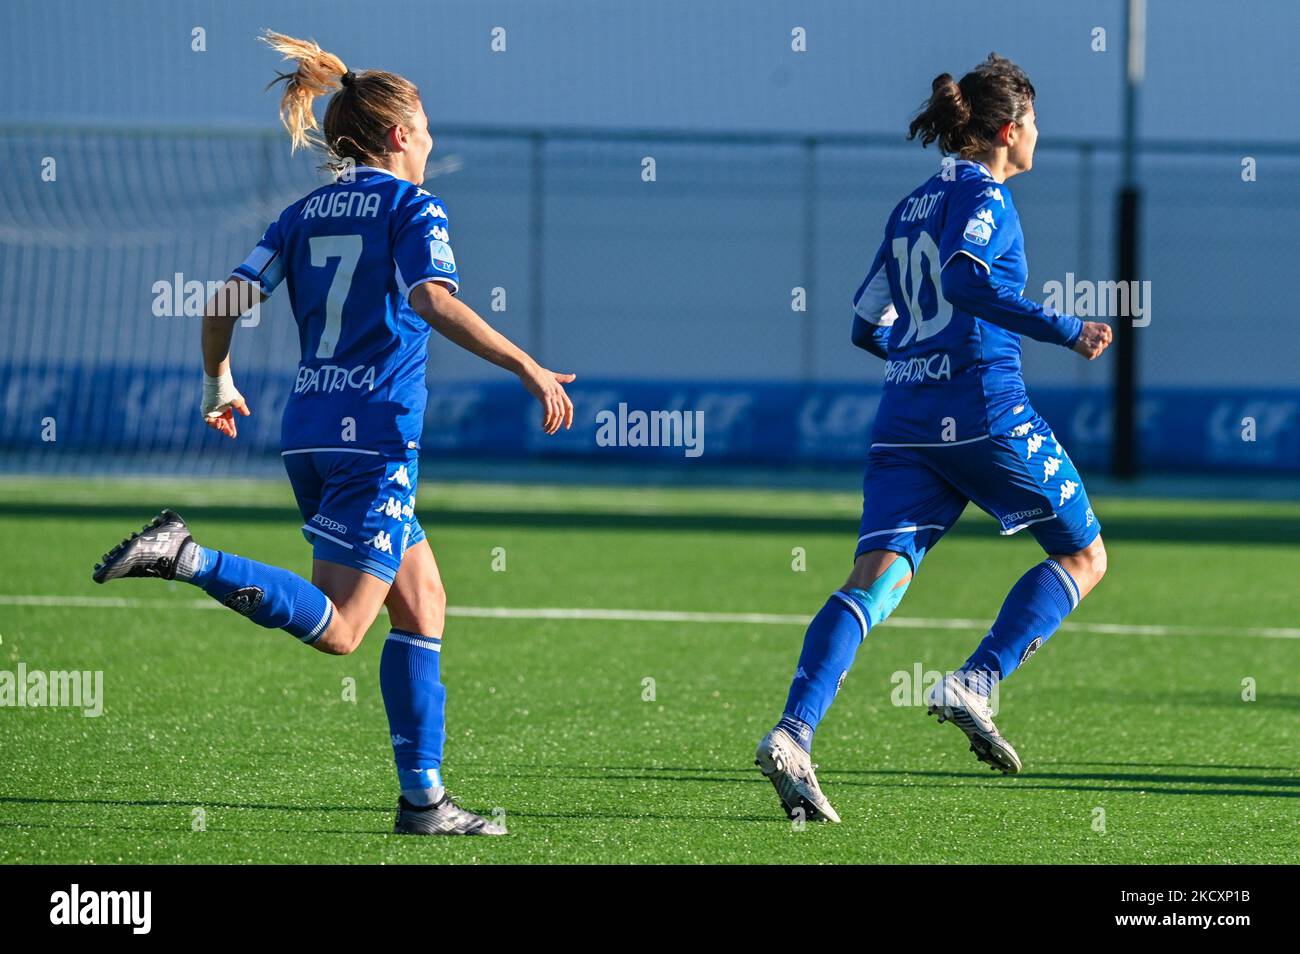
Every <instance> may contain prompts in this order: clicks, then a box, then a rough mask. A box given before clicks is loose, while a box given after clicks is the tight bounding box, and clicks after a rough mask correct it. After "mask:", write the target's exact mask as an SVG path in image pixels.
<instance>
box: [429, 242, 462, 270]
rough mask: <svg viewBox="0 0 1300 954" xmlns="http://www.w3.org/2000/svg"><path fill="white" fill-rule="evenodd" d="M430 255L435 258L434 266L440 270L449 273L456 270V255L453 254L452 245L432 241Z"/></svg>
mask: <svg viewBox="0 0 1300 954" xmlns="http://www.w3.org/2000/svg"><path fill="white" fill-rule="evenodd" d="M429 257H430V258H431V259H433V267H434V268H436V269H438V271H440V272H447V273H451V272H454V271H456V256H455V255H453V254H452V252H451V246H450V245H448V244H447V243H446V242H443V241H436V242H430V243H429Z"/></svg>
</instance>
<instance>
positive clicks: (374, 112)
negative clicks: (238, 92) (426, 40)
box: [261, 30, 420, 172]
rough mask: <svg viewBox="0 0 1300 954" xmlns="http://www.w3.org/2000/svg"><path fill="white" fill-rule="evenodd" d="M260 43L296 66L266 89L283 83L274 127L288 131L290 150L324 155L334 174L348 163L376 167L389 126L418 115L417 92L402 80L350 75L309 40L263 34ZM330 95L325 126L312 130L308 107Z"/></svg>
mask: <svg viewBox="0 0 1300 954" xmlns="http://www.w3.org/2000/svg"><path fill="white" fill-rule="evenodd" d="M261 40H262V42H263V43H265V44H266V45H267V46H269V47H270V48H271V49H273V50H275V51H276V52H277V53H279V54H280V55H282V56H283V57H284V58H285V59H286V60H290V61H295V62H297V64H298V65H297V68H296V69H295V70H294V71H293V72H292V73H280V74H279V76H278V78H277V79H275V80H272V81H271V83H270V84H268V85H267V89H270V88H271V87H272V86H274V85H275V84H276V83H284V93H283V95H282V96H281V97H280V122H282V123H284V128H285V129H287V130H289V136H290V138H291V139H292V140H293V148H294V149H298V148H299V147H300V146H315V147H317V148H320V149H323V150H324V151H325V155H326V161H325V167H326V168H329V169H333V170H334V171H336V172H338V171H341V170H342V169H343V168H345V167H346V166H347V164H348V163H349V162H352V163H355V164H357V165H364V164H367V163H374V162H376V161H378V160H379V159H380V158H381V157H382V156H383V155H384V153H385V152H386V151H387V149H388V145H387V136H388V132H389V130H391V129H392V128H393V127H394V126H399V125H400V126H408V127H409V125H410V122H411V118H412V117H413V116H414V115H415V114H416V112H418V111H419V109H420V91H419V90H418V89H416V87H415V84H414V83H412V82H411V81H410V80H408V79H406V78H405V77H402V76H398V75H397V74H396V73H389V72H386V71H384V70H365V71H363V72H361V73H353V72H352V71H351V70H349V69H348V68H347V66H345V65H344V63H343V61H342V60H341V59H339V58H338V57H337V56H335V55H334V54H333V53H327V52H325V51H324V50H322V49H321V48H320V46H319V44H317V43H316V42H315V41H314V40H298V39H295V38H293V37H291V36H285V35H284V34H283V33H275V32H273V31H271V30H267V31H265V32H264V33H263V34H262V36H261ZM328 93H333V94H336V95H333V96H331V97H330V101H329V105H328V106H327V107H326V108H325V123H324V129H323V130H322V131H323V133H324V135H323V136H322V135H319V134H318V132H317V131H318V130H321V127H320V126H318V125H317V124H316V116H315V114H314V113H313V112H312V103H313V101H314V100H315V99H316V97H317V96H324V95H326V94H328Z"/></svg>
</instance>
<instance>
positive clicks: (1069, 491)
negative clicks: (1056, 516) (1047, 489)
mask: <svg viewBox="0 0 1300 954" xmlns="http://www.w3.org/2000/svg"><path fill="white" fill-rule="evenodd" d="M1078 489H1079V485H1078V484H1076V483H1075V482H1074V481H1073V480H1067V481H1066V482H1065V483H1063V484H1061V499H1060V500H1059V501H1058V502H1057V504H1056V505H1057V506H1058V507H1059V506H1061V505H1062V504H1064V503H1065V502H1066V501H1067V500H1069V499H1070V498H1071V497H1073V496H1074V492H1075V491H1076V490H1078Z"/></svg>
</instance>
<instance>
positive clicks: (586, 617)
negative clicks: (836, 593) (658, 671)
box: [0, 593, 1300, 639]
mask: <svg viewBox="0 0 1300 954" xmlns="http://www.w3.org/2000/svg"><path fill="white" fill-rule="evenodd" d="M0 606H50V607H59V608H72V609H134V610H139V609H148V610H168V609H193V610H219V609H225V607H224V606H222V605H221V604H220V603H218V602H216V601H215V600H211V599H198V600H140V599H127V598H124V597H114V596H35V595H19V594H3V593H0ZM447 615H448V616H460V617H467V618H471V619H557V620H583V621H596V622H631V623H739V624H755V625H762V626H807V625H808V621H809V620H810V619H811V618H812V617H811V616H796V615H789V614H781V613H692V612H684V611H679V610H633V609H586V608H564V607H534V608H515V607H506V606H449V607H448V608H447ZM884 625H887V626H889V627H891V628H899V629H938V630H943V629H951V630H961V631H962V632H971V631H972V630H973V631H976V632H979V631H987V630H988V626H989V621H988V620H980V619H955V618H925V617H915V616H891V617H890V618H889V621H888V623H886V624H884ZM1062 629H1066V630H1070V631H1072V632H1076V633H1099V634H1104V635H1109V636H1235V637H1247V638H1253V639H1300V629H1291V628H1287V627H1275V626H1264V627H1260V626H1159V625H1146V626H1144V625H1135V624H1128V623H1071V622H1068V621H1067V622H1066V623H1065V624H1064V626H1062Z"/></svg>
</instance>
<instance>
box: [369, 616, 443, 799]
mask: <svg viewBox="0 0 1300 954" xmlns="http://www.w3.org/2000/svg"><path fill="white" fill-rule="evenodd" d="M441 654H442V638H441V637H439V636H421V635H420V634H419V633H408V632H406V631H405V630H401V629H394V630H391V631H390V632H389V633H388V639H387V640H385V641H384V652H383V654H382V655H381V656H380V657H379V688H380V690H381V691H382V692H383V694H384V708H385V709H387V710H388V731H389V733H390V734H391V735H392V739H393V758H394V760H395V761H396V762H397V784H398V786H399V787H400V788H401V790H402V797H403V798H405V799H406V800H407V801H408V802H410V803H411V804H412V805H416V806H424V805H432V804H433V803H434V802H436V801H438V800H439V799H441V798H442V794H443V787H442V775H441V768H442V743H443V740H444V739H445V738H446V735H447V733H446V728H445V722H444V717H443V715H444V710H445V708H446V703H447V690H446V689H445V688H443V685H442V681H441V678H440V676H439V674H438V668H439V667H438V661H439V658H440V656H441Z"/></svg>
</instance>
